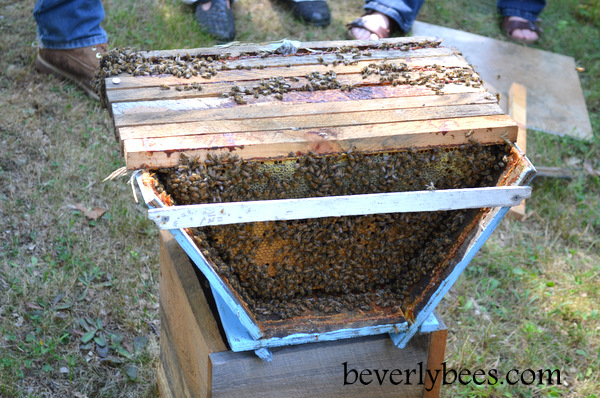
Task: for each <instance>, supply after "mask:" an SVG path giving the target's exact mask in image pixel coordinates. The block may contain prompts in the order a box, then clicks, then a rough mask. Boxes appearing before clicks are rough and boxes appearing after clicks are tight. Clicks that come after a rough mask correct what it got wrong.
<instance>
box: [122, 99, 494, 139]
mask: <svg viewBox="0 0 600 398" xmlns="http://www.w3.org/2000/svg"><path fill="white" fill-rule="evenodd" d="M329 105H330V106H331V107H332V108H335V105H336V103H329ZM502 114H503V112H502V109H500V107H499V106H498V104H474V105H458V106H435V107H421V108H406V109H389V110H382V111H378V110H372V111H355V112H340V110H338V111H337V112H336V111H332V112H331V113H329V114H328V113H317V114H310V113H305V112H302V111H301V110H299V112H298V115H296V116H284V117H271V118H252V117H248V118H246V119H241V120H240V119H216V120H214V119H210V118H207V117H205V116H204V115H203V112H202V111H192V112H180V113H173V112H170V113H167V114H156V113H152V114H150V115H153V116H154V115H156V116H158V117H157V118H156V119H151V118H150V120H152V121H158V122H159V123H165V124H161V125H157V124H149V125H142V126H135V127H134V126H132V127H129V128H119V135H120V137H121V140H128V139H131V138H143V137H146V138H151V137H176V136H186V135H201V134H222V133H246V134H249V133H253V132H267V131H280V130H293V129H298V130H300V129H323V128H328V127H344V126H361V125H368V124H369V125H370V124H375V123H377V124H379V123H395V122H403V121H418V120H435V119H452V118H463V117H474V116H489V115H502ZM194 120H202V121H198V122H195V121H194ZM148 121H149V120H148V119H147V120H146V121H145V122H146V123H147V122H148ZM140 122H143V121H140Z"/></svg>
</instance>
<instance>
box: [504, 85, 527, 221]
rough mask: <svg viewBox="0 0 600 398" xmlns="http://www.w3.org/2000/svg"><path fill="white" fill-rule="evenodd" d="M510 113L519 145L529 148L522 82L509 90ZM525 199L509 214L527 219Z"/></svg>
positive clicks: (525, 104) (524, 90)
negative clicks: (514, 123)
mask: <svg viewBox="0 0 600 398" xmlns="http://www.w3.org/2000/svg"><path fill="white" fill-rule="evenodd" d="M508 114H509V115H510V116H511V117H512V118H513V119H514V120H515V122H516V123H517V126H518V127H519V130H518V133H517V146H518V147H519V149H521V150H522V151H523V153H525V152H526V150H527V88H526V87H525V86H523V85H521V84H518V83H513V84H512V85H511V86H510V90H509V91H508ZM525 212H526V210H525V200H523V201H522V202H521V203H520V204H519V205H518V206H514V207H512V208H511V209H510V210H509V211H508V214H509V215H510V216H511V217H513V218H515V219H516V220H519V221H523V220H525V217H526V214H525Z"/></svg>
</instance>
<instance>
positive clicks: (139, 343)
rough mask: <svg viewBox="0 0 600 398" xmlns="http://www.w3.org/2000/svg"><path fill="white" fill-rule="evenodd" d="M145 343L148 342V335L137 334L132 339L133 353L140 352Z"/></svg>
mask: <svg viewBox="0 0 600 398" xmlns="http://www.w3.org/2000/svg"><path fill="white" fill-rule="evenodd" d="M146 344H148V336H138V337H136V338H135V339H133V348H134V349H135V353H136V354H139V353H140V352H142V351H143V350H144V347H145V346H146Z"/></svg>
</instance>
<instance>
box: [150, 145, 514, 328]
mask: <svg viewBox="0 0 600 398" xmlns="http://www.w3.org/2000/svg"><path fill="white" fill-rule="evenodd" d="M509 151H510V147H509V146H508V145H489V146H482V145H479V144H466V145H462V146H460V147H447V148H431V149H412V150H401V151H391V152H373V153H365V152H360V153H359V152H353V151H349V152H344V153H337V154H327V155H317V154H314V153H308V154H302V155H299V154H293V153H290V154H289V155H288V156H287V157H284V158H279V159H270V160H262V161H255V160H242V159H240V158H238V157H237V156H235V155H230V154H224V155H220V156H212V155H208V157H207V158H206V160H205V161H200V160H198V159H188V158H185V157H184V158H183V162H182V164H181V165H180V166H178V167H176V168H170V169H161V170H157V171H156V173H155V178H156V179H157V183H156V186H157V187H158V188H157V189H158V190H159V191H165V192H167V193H168V194H169V195H170V198H171V200H172V201H173V202H174V203H175V204H178V205H185V204H193V203H217V202H232V201H248V200H265V199H283V198H304V197H318V196H335V195H354V194H364V193H376V192H398V191H415V190H426V189H432V187H433V189H449V188H472V187H483V186H493V185H495V184H496V181H497V179H498V176H499V175H500V173H501V172H502V171H503V170H504V168H505V166H506V162H507V160H508V159H507V157H508V156H509ZM478 212H479V210H455V211H439V212H424V213H395V214H379V215H364V216H352V217H332V218H319V219H307V220H295V221H277V222H262V223H244V224H233V225H225V226H212V227H204V228H194V229H192V232H193V234H194V240H195V242H196V244H197V245H198V247H199V248H200V250H201V251H202V253H203V254H204V255H205V256H206V257H207V259H209V261H210V262H211V263H212V265H213V266H214V268H215V269H216V270H217V272H219V273H220V274H221V275H222V276H223V277H224V278H225V279H226V280H227V281H228V282H229V283H230V284H231V286H232V287H233V288H234V289H235V290H236V291H237V292H238V293H239V294H240V296H241V297H242V299H243V300H244V301H245V302H246V303H247V305H248V306H249V308H251V310H252V311H253V312H254V313H255V314H258V315H260V316H264V317H266V318H267V319H286V318H290V317H296V316H300V315H303V314H306V313H308V312H310V311H313V312H318V313H324V314H332V313H340V312H344V311H348V312H353V311H354V312H355V311H369V310H370V309H372V308H375V307H379V308H385V309H387V311H389V312H391V313H395V312H399V311H401V310H402V308H406V307H410V303H411V302H413V301H414V299H415V297H416V296H418V295H419V294H420V292H421V291H422V290H423V289H424V287H425V286H426V285H428V284H429V282H430V278H431V277H432V275H434V274H440V273H441V272H443V271H444V269H446V267H448V266H449V264H448V260H447V258H446V257H447V253H449V251H450V250H451V249H452V247H453V245H454V244H455V242H456V240H457V239H456V238H457V237H458V236H459V234H460V233H461V231H463V229H464V227H465V225H467V224H468V223H470V222H471V221H472V220H473V219H474V218H475V217H476V216H477V214H478Z"/></svg>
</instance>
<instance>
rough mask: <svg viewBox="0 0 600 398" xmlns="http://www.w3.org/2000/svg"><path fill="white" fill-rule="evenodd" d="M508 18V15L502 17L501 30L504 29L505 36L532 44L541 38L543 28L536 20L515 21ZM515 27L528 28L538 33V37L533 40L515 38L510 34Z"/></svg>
mask: <svg viewBox="0 0 600 398" xmlns="http://www.w3.org/2000/svg"><path fill="white" fill-rule="evenodd" d="M510 18H511V17H510V16H508V17H504V18H502V30H503V31H504V34H505V35H506V37H508V38H509V39H510V40H512V41H515V42H518V43H524V44H533V43H535V42H536V41H538V40H539V39H541V38H542V32H543V30H542V28H541V27H540V26H539V24H538V21H535V22H531V21H517V20H514V19H513V20H511V19H510ZM517 29H522V30H530V31H532V32H535V33H537V34H538V38H537V39H533V40H525V39H517V38H516V37H514V36H513V35H512V34H513V32H514V31H515V30H517Z"/></svg>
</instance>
